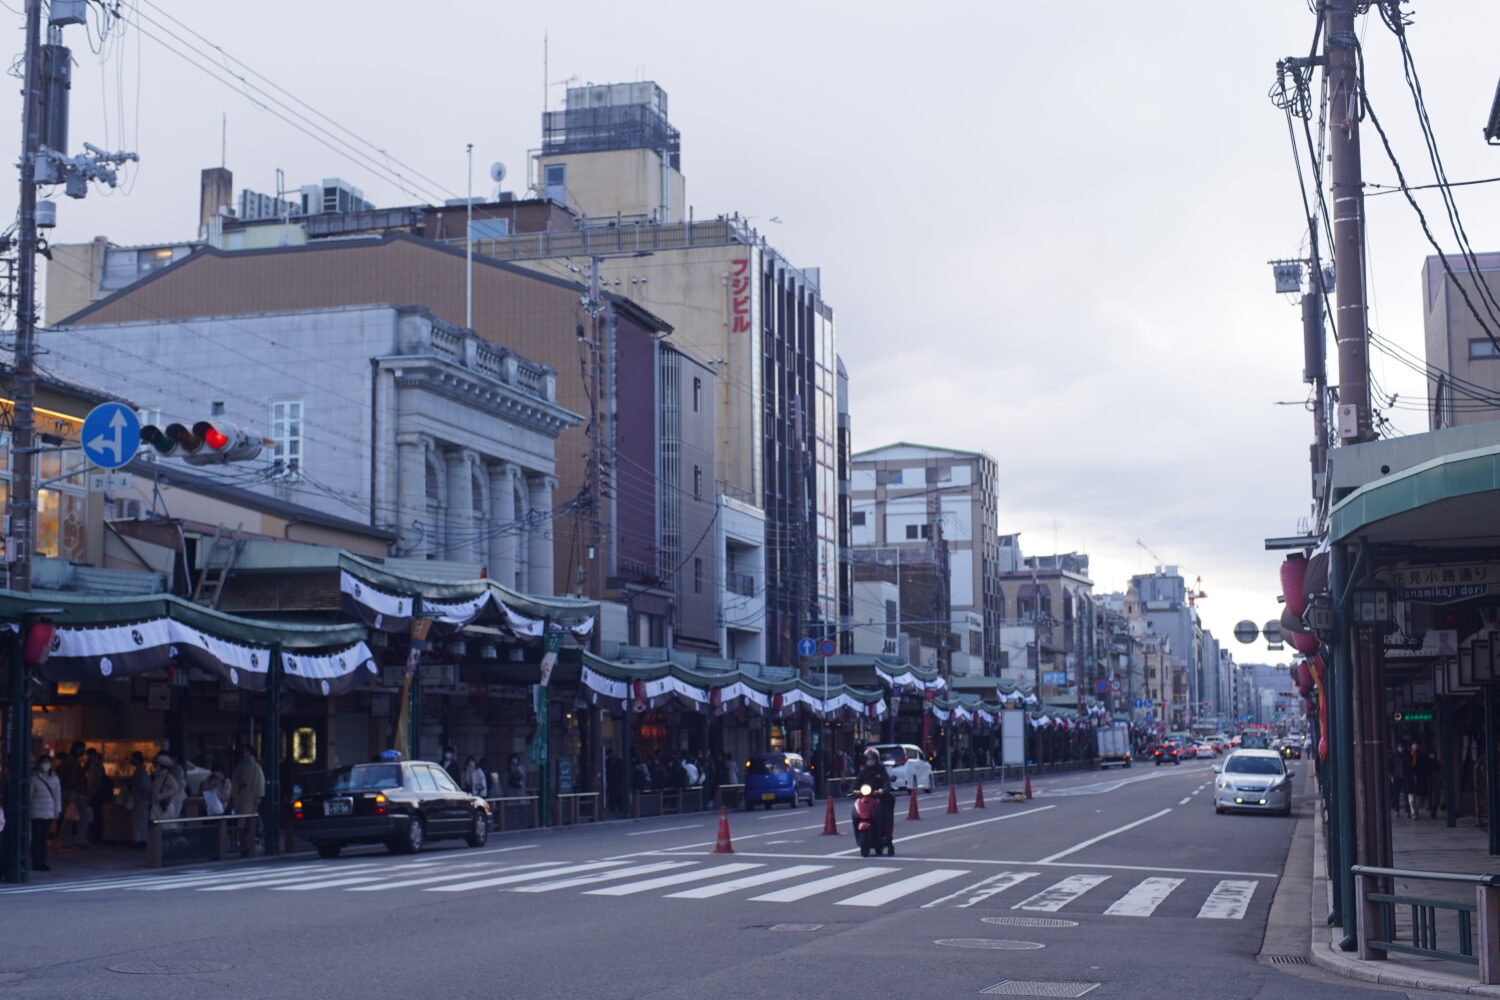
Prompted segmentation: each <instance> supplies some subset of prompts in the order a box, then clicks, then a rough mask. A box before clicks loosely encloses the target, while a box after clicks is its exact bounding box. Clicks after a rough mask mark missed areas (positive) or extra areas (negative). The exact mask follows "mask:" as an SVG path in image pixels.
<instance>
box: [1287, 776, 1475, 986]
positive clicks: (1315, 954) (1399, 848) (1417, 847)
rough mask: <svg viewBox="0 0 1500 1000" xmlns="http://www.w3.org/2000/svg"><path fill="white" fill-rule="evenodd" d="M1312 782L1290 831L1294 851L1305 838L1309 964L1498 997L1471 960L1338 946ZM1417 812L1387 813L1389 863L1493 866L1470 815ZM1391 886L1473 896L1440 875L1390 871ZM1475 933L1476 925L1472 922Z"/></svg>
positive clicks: (1405, 919)
mask: <svg viewBox="0 0 1500 1000" xmlns="http://www.w3.org/2000/svg"><path fill="white" fill-rule="evenodd" d="M1316 789H1317V785H1316V783H1315V782H1314V781H1313V780H1312V776H1311V774H1309V775H1308V782H1307V790H1308V791H1310V792H1311V793H1312V794H1311V795H1310V797H1309V798H1308V799H1307V800H1305V805H1304V807H1303V815H1302V818H1301V819H1300V820H1299V821H1298V823H1297V835H1296V836H1295V837H1294V839H1293V851H1294V853H1295V852H1296V851H1297V850H1298V846H1299V845H1300V844H1305V839H1304V838H1307V839H1310V840H1311V841H1312V852H1311V853H1312V892H1311V903H1310V911H1311V912H1310V913H1309V914H1308V917H1309V925H1310V932H1311V933H1310V941H1311V958H1312V961H1313V964H1315V965H1318V966H1320V967H1322V968H1324V969H1327V970H1328V971H1330V972H1334V973H1337V974H1338V975H1341V976H1346V977H1348V978H1351V979H1359V980H1363V981H1364V982H1371V983H1380V984H1382V985H1385V986H1403V987H1408V988H1413V989H1423V990H1439V991H1443V992H1448V993H1461V994H1466V995H1470V996H1488V997H1500V985H1496V986H1485V985H1482V984H1480V983H1479V970H1478V968H1477V967H1475V966H1466V965H1462V964H1459V963H1457V962H1447V961H1443V960H1441V959H1436V958H1424V957H1422V956H1420V955H1403V954H1400V953H1397V952H1391V953H1389V957H1388V958H1386V959H1385V960H1383V961H1361V960H1360V959H1359V958H1357V957H1356V956H1355V953H1354V952H1347V951H1341V950H1340V949H1339V947H1338V942H1339V941H1341V940H1342V939H1343V937H1344V932H1343V928H1340V927H1329V926H1328V925H1327V919H1328V913H1329V911H1330V909H1331V905H1332V899H1333V896H1332V887H1331V886H1330V884H1329V882H1328V877H1327V871H1328V862H1327V855H1326V854H1325V850H1326V848H1325V844H1324V840H1323V823H1322V821H1321V820H1320V819H1319V817H1318V812H1319V809H1320V807H1321V799H1320V798H1319V797H1318V796H1317V792H1316ZM1420 816H1421V818H1420V819H1415V820H1412V819H1404V818H1401V817H1397V816H1392V819H1391V840H1392V848H1393V849H1392V854H1393V864H1392V867H1394V868H1410V869H1419V870H1425V871H1443V872H1461V873H1463V874H1484V873H1486V872H1496V871H1500V857H1497V856H1493V855H1491V854H1490V853H1489V842H1488V835H1487V834H1486V832H1485V831H1484V830H1481V829H1479V828H1478V827H1476V826H1475V825H1474V818H1473V817H1472V816H1468V817H1461V818H1460V819H1459V821H1458V826H1457V827H1454V828H1452V829H1450V828H1449V827H1448V825H1447V822H1446V821H1445V820H1444V819H1443V817H1442V814H1441V813H1439V815H1438V818H1437V819H1435V820H1434V819H1429V818H1428V816H1427V814H1426V813H1425V812H1423V813H1421V814H1420ZM1304 827H1306V828H1308V829H1304ZM1293 862H1294V859H1293V858H1288V862H1287V869H1288V871H1287V874H1288V875H1290V874H1291V872H1292V870H1293ZM1395 891H1396V892H1397V893H1398V894H1401V893H1411V894H1412V895H1416V896H1423V897H1427V898H1431V899H1446V900H1454V901H1460V900H1461V901H1464V902H1472V901H1473V899H1474V888H1473V887H1472V886H1467V885H1452V884H1447V883H1441V882H1406V881H1405V880H1401V879H1397V880H1396V884H1395ZM1397 913H1398V921H1397V930H1398V936H1399V937H1401V938H1405V939H1407V940H1410V930H1411V912H1410V909H1406V910H1405V911H1403V910H1402V909H1401V908H1399V907H1398V909H1397ZM1351 919H1352V916H1351ZM1441 930H1442V931H1444V932H1448V933H1447V934H1446V935H1445V939H1446V940H1447V941H1448V942H1449V943H1450V944H1451V942H1452V941H1453V940H1454V938H1453V937H1452V936H1451V928H1448V927H1444V928H1441ZM1475 933H1476V934H1477V933H1478V929H1477V927H1476V928H1475Z"/></svg>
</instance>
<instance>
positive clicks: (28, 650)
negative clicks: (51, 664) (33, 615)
mask: <svg viewBox="0 0 1500 1000" xmlns="http://www.w3.org/2000/svg"><path fill="white" fill-rule="evenodd" d="M56 635H57V626H56V625H55V624H53V622H52V621H51V620H49V619H47V618H38V619H37V620H36V621H34V622H32V623H31V628H29V629H28V630H27V631H26V645H25V648H24V649H23V650H22V656H24V657H25V659H26V662H27V663H29V664H31V665H32V666H33V667H39V666H41V665H42V664H43V663H46V662H47V657H48V656H49V655H50V654H51V653H52V640H53V638H54V637H55V636H56Z"/></svg>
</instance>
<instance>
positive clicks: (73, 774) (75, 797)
mask: <svg viewBox="0 0 1500 1000" xmlns="http://www.w3.org/2000/svg"><path fill="white" fill-rule="evenodd" d="M83 751H84V748H83V741H82V740H74V741H73V746H72V747H71V748H70V749H69V751H68V755H67V756H66V757H64V758H63V759H62V760H61V761H60V762H58V765H57V772H56V778H57V781H58V783H59V784H60V785H61V786H62V825H61V827H60V828H59V830H58V837H57V846H58V847H60V848H62V847H87V846H88V839H89V832H88V808H89V805H88V794H89V787H88V775H87V774H86V773H85V772H84V752H83Z"/></svg>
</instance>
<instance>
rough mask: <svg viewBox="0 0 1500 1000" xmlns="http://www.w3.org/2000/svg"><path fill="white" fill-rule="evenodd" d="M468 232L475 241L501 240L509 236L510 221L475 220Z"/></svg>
mask: <svg viewBox="0 0 1500 1000" xmlns="http://www.w3.org/2000/svg"><path fill="white" fill-rule="evenodd" d="M469 232H470V233H471V234H473V236H474V238H475V239H476V240H503V239H505V238H506V237H507V236H509V235H510V220H509V219H475V220H474V224H473V225H472V226H471V227H470V228H469Z"/></svg>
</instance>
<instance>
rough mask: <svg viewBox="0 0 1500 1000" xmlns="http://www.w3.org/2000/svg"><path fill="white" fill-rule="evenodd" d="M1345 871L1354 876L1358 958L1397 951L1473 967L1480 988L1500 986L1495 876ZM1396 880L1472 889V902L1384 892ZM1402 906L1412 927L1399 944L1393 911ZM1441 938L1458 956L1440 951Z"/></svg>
mask: <svg viewBox="0 0 1500 1000" xmlns="http://www.w3.org/2000/svg"><path fill="white" fill-rule="evenodd" d="M1349 870H1350V871H1351V872H1352V873H1353V874H1354V875H1355V882H1356V892H1357V894H1358V897H1357V905H1356V908H1355V913H1356V932H1357V940H1358V942H1359V957H1360V958H1362V959H1367V960H1368V959H1373V960H1379V959H1383V958H1385V957H1386V953H1387V952H1392V951H1396V952H1402V953H1404V954H1408V955H1421V956H1424V957H1426V958H1438V959H1444V960H1446V961H1449V962H1460V963H1462V964H1464V965H1476V966H1478V967H1479V981H1480V982H1481V983H1486V984H1494V983H1500V875H1495V874H1491V875H1464V874H1460V873H1457V872H1425V871H1414V870H1411V869H1406V868H1376V867H1374V866H1371V865H1352V866H1350V869H1349ZM1398 878H1399V879H1405V880H1407V881H1412V882H1446V883H1449V884H1458V885H1472V886H1473V887H1474V902H1472V903H1464V902H1458V901H1455V900H1449V899H1431V898H1425V897H1421V896H1407V895H1402V894H1398V893H1395V892H1387V891H1385V890H1386V889H1387V888H1388V881H1387V880H1390V879H1398ZM1407 906H1409V907H1411V924H1410V926H1409V927H1408V928H1406V934H1407V937H1406V938H1405V939H1404V940H1403V939H1402V937H1401V930H1402V929H1401V928H1399V927H1398V926H1397V915H1398V914H1397V907H1407ZM1439 913H1451V914H1453V917H1452V918H1451V919H1441V920H1440V918H1439ZM1476 915H1477V917H1478V920H1477V924H1478V927H1477V931H1478V940H1477V941H1476V939H1475V937H1476V935H1475V931H1476V927H1475V924H1476V920H1475V917H1476ZM1440 923H1441V924H1442V926H1441V927H1440V926H1439V924H1440ZM1445 937H1446V938H1448V939H1451V940H1453V941H1454V942H1455V944H1456V945H1457V949H1458V950H1457V951H1454V950H1452V949H1451V948H1445V947H1440V939H1441V938H1445ZM1476 945H1477V949H1476Z"/></svg>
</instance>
